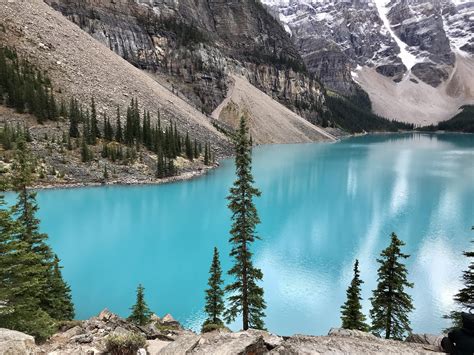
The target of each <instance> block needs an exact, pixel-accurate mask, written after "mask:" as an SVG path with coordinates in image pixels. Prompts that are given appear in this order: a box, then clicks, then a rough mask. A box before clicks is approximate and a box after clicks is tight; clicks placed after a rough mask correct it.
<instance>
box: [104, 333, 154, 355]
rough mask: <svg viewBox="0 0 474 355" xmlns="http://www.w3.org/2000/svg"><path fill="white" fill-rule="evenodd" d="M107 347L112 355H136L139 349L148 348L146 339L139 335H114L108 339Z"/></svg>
mask: <svg viewBox="0 0 474 355" xmlns="http://www.w3.org/2000/svg"><path fill="white" fill-rule="evenodd" d="M105 347H106V351H107V352H108V353H110V354H112V355H135V354H136V353H137V351H138V349H140V348H145V347H146V338H145V337H144V336H143V335H141V334H137V333H129V334H126V335H113V334H112V335H109V336H108V337H107V339H106V343H105Z"/></svg>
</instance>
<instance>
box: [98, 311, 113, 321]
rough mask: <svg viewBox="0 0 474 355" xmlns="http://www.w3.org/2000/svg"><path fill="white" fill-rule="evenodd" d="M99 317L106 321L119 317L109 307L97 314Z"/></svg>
mask: <svg viewBox="0 0 474 355" xmlns="http://www.w3.org/2000/svg"><path fill="white" fill-rule="evenodd" d="M97 318H98V319H99V320H101V321H104V322H108V321H110V320H113V319H117V318H118V316H117V315H116V314H114V313H112V312H110V311H109V310H108V309H107V308H105V309H104V310H102V311H101V312H100V313H99V315H98V316H97Z"/></svg>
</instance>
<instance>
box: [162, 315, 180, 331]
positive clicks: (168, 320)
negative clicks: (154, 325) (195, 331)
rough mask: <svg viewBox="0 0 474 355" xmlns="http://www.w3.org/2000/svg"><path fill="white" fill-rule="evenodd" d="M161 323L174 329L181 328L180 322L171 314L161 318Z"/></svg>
mask: <svg viewBox="0 0 474 355" xmlns="http://www.w3.org/2000/svg"><path fill="white" fill-rule="evenodd" d="M160 323H161V325H163V326H165V327H169V328H176V329H181V328H182V327H181V324H180V323H179V322H178V321H177V320H176V319H174V318H173V316H172V315H171V314H169V313H168V314H166V315H165V316H164V317H163V319H162V320H161V322H160Z"/></svg>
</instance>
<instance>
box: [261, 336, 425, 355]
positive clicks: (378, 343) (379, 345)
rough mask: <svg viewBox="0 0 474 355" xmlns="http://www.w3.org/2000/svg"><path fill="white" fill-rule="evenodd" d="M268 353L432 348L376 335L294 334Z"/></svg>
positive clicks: (372, 354) (372, 353) (371, 353)
mask: <svg viewBox="0 0 474 355" xmlns="http://www.w3.org/2000/svg"><path fill="white" fill-rule="evenodd" d="M269 353H270V354H281V355H286V354H365V355H379V354H426V355H432V354H433V349H431V348H429V347H427V346H426V345H421V344H412V343H404V342H400V341H394V340H385V339H379V338H377V337H374V338H371V337H367V338H365V339H364V338H360V337H352V336H348V335H342V336H337V335H331V336H325V337H324V336H306V335H295V336H292V337H290V338H288V339H285V341H284V342H283V343H282V344H281V345H280V346H278V347H276V348H275V349H273V350H271V351H270V352H269Z"/></svg>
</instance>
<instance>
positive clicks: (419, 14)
mask: <svg viewBox="0 0 474 355" xmlns="http://www.w3.org/2000/svg"><path fill="white" fill-rule="evenodd" d="M263 2H264V4H266V6H267V7H268V8H269V10H270V11H271V12H272V13H273V14H274V16H275V17H276V18H278V19H279V20H280V21H281V22H282V23H283V24H284V25H285V27H286V28H287V30H288V31H289V32H290V33H291V37H292V40H293V42H294V43H295V44H296V46H297V48H298V49H299V51H300V54H301V56H302V57H303V59H304V62H305V63H306V65H307V67H308V69H309V70H310V71H311V72H312V73H314V74H315V75H316V77H317V78H318V79H319V80H320V81H321V82H322V83H324V85H325V86H326V87H328V88H330V89H332V90H335V91H337V92H339V93H342V94H344V95H347V96H351V95H354V94H356V92H357V87H358V85H360V86H361V87H362V88H363V89H364V90H365V91H366V92H367V93H369V96H370V99H371V101H372V103H373V104H374V105H373V106H375V113H377V114H379V115H383V116H385V117H387V118H392V119H398V120H404V121H410V122H415V120H414V117H416V116H417V115H418V114H423V112H424V111H426V110H427V109H430V108H432V107H436V106H437V102H439V101H440V98H441V101H442V102H443V106H449V107H450V109H449V110H448V111H449V112H448V113H445V112H442V113H440V114H436V113H435V114H434V115H432V117H433V118H432V120H434V121H435V122H436V121H439V120H441V119H448V118H449V117H450V116H452V115H454V114H455V113H456V112H457V110H458V108H459V106H460V105H463V104H472V103H473V102H474V98H473V94H472V92H473V90H474V84H473V83H474V80H473V77H472V76H470V77H468V78H467V79H465V80H464V79H463V78H456V79H455V80H452V77H453V76H456V75H457V72H459V71H465V69H464V68H466V67H468V68H470V66H471V65H472V64H474V57H473V48H474V45H473V43H474V3H473V2H472V1H454V0H410V1H406V0H355V1H345V0H329V1H319V0H264V1H263ZM459 58H461V59H462V60H461V62H460V59H459ZM466 62H469V64H468V65H467V66H466ZM368 70H374V71H375V72H376V73H378V74H380V76H382V77H384V78H377V77H371V78H370V80H359V75H361V71H365V72H368ZM468 70H470V69H468ZM362 75H364V73H362ZM385 78H389V79H390V80H391V81H392V83H396V84H398V83H400V86H402V87H401V88H398V89H397V88H396V89H395V91H396V92H397V93H398V94H397V96H399V97H396V98H395V100H397V102H396V104H395V105H394V106H395V107H400V106H403V105H404V101H405V100H406V99H410V98H411V97H412V96H413V91H418V92H421V91H427V90H426V89H425V88H424V87H417V86H415V85H408V86H409V87H406V86H407V85H404V82H405V81H411V82H412V83H417V82H420V83H424V84H427V85H428V86H430V87H431V88H435V89H436V90H437V91H438V92H437V93H436V95H433V93H430V95H428V96H427V97H423V98H421V97H419V96H421V95H416V96H417V97H419V98H418V102H416V104H415V106H417V107H418V111H417V110H408V111H410V115H409V116H402V115H401V114H397V113H393V114H389V115H387V112H386V111H387V110H383V109H382V110H377V107H383V106H384V105H386V102H384V101H386V100H390V98H392V97H393V93H392V92H391V91H392V88H391V86H390V85H389V86H387V85H385V87H387V88H388V89H387V90H385V91H382V92H381V91H380V86H378V83H379V82H384V79H385ZM374 82H375V85H372V83H374ZM452 86H455V87H456V90H451V89H450V88H451V87H452ZM428 90H429V89H428ZM374 92H375V93H374ZM430 97H436V100H434V99H433V100H430ZM392 100H394V99H393V98H392ZM398 100H399V101H398ZM445 101H449V102H448V103H444V102H445ZM391 109H392V108H391ZM392 111H393V110H392ZM395 111H396V110H395ZM440 111H444V110H442V108H441V109H440ZM418 121H421V120H418ZM423 121H428V122H426V123H432V122H429V121H430V120H425V119H423ZM416 123H418V122H416Z"/></svg>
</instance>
